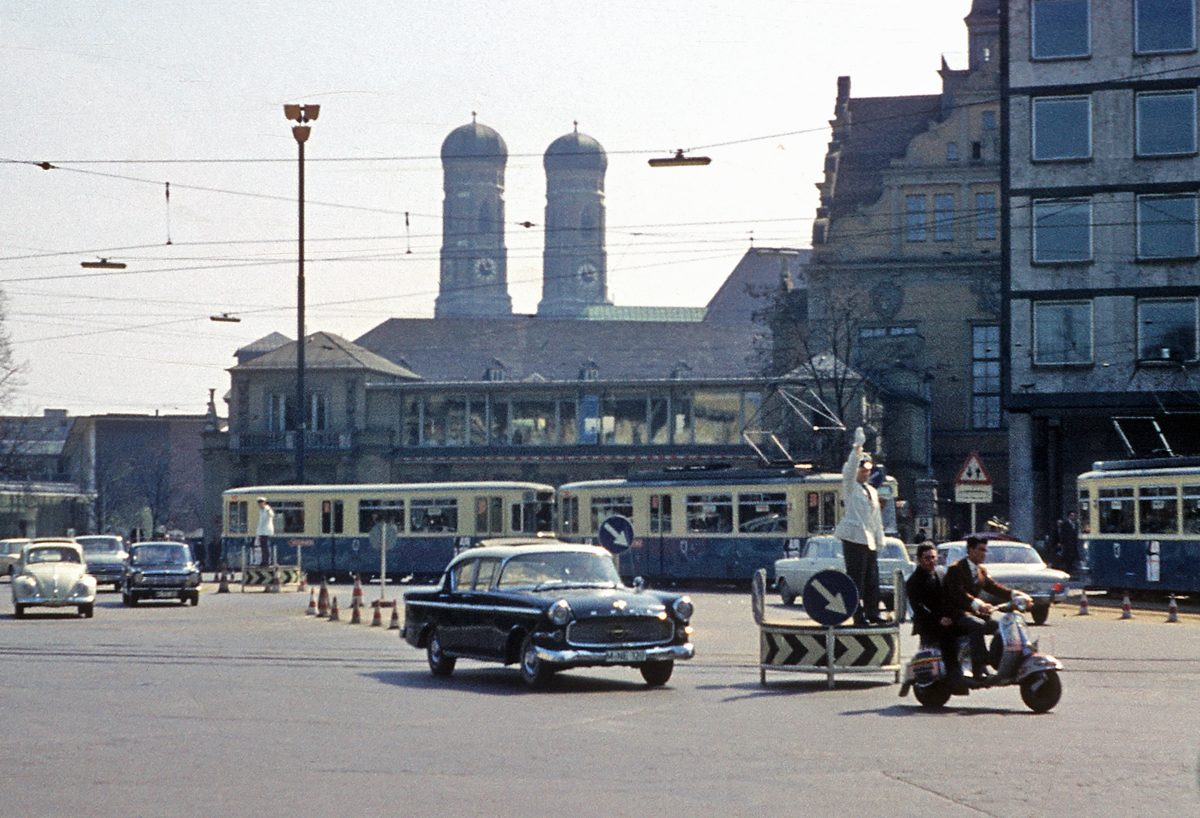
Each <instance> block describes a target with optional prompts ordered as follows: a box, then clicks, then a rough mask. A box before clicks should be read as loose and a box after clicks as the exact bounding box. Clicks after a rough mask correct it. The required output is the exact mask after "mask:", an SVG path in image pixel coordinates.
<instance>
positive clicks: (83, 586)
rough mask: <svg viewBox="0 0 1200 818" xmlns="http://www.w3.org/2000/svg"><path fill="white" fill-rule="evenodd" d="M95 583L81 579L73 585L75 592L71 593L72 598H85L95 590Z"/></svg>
mask: <svg viewBox="0 0 1200 818" xmlns="http://www.w3.org/2000/svg"><path fill="white" fill-rule="evenodd" d="M95 587H96V585H95V581H94V580H93V581H92V582H88V581H87V580H86V579H81V580H79V582H76V583H75V590H74V591H72V592H71V595H72V596H87V595H88V594H90V593H91V592H92V589H93V588H95Z"/></svg>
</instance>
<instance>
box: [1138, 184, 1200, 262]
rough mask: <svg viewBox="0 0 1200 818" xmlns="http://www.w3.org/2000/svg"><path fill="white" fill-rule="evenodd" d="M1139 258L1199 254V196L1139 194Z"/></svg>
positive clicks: (1177, 256)
mask: <svg viewBox="0 0 1200 818" xmlns="http://www.w3.org/2000/svg"><path fill="white" fill-rule="evenodd" d="M1137 236H1138V238H1137V242H1138V258H1141V259H1157V258H1194V257H1195V256H1196V254H1197V253H1196V196H1195V194H1189V195H1185V196H1138V197H1137Z"/></svg>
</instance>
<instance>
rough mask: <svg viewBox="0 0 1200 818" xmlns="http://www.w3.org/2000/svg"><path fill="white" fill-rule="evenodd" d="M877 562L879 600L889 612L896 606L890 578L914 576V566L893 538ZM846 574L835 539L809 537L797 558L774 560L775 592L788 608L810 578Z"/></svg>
mask: <svg viewBox="0 0 1200 818" xmlns="http://www.w3.org/2000/svg"><path fill="white" fill-rule="evenodd" d="M877 559H878V561H879V598H880V599H881V600H882V601H883V604H884V607H886V608H887V609H888V610H889V611H890V610H892V607H893V605H894V602H895V596H894V593H893V588H892V575H893V574H894V572H895V571H896V569H897V568H899V569H900V570H901V571H902V572H903V573H904V578H905V579H907V578H908V576H909V574H911V573H912V572H913V567H914V566H913V562H912V560H911V559H910V558H909V556H908V551H907V550H905V548H904V543H903V542H901V541H900V540H899V539H898V538H896V537H887V538H885V540H884V545H883V547H882V548H881V549H879V552H878V554H877ZM827 569H829V570H833V571H841V572H842V573H845V572H846V560H845V558H844V557H843V556H842V541H841V540H839V539H838V538H837V537H809V538H808V540H807V541H806V542H805V543H804V545H802V546H801V547H800V553H799V554H798V555H796V556H788V557H784V558H783V559H779V560H775V590H776V591H778V592H779V598H780V599H782V600H783V604H784V605H791V604H793V603H794V602H795V601H796V597H798V596H800V595H801V594H803V593H804V586H805V585H806V584H808V581H809V580H810V579H812V576H813V574H815V573H817V572H818V571H824V570H827Z"/></svg>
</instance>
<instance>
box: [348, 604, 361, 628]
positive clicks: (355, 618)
mask: <svg viewBox="0 0 1200 818" xmlns="http://www.w3.org/2000/svg"><path fill="white" fill-rule="evenodd" d="M358 609H359V604H358V600H357V599H351V600H350V624H351V625H361V624H362V614H360V613H359V612H358Z"/></svg>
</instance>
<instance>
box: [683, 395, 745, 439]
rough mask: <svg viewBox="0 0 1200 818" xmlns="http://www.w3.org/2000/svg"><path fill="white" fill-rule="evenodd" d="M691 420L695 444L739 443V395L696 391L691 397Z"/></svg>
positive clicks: (740, 428) (740, 436)
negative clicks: (693, 426) (693, 427)
mask: <svg viewBox="0 0 1200 818" xmlns="http://www.w3.org/2000/svg"><path fill="white" fill-rule="evenodd" d="M692 418H693V423H694V424H695V442H696V443H708V444H729V443H740V442H741V439H742V424H741V395H740V394H739V393H738V392H719V391H697V392H696V393H695V394H694V395H693V403H692Z"/></svg>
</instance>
